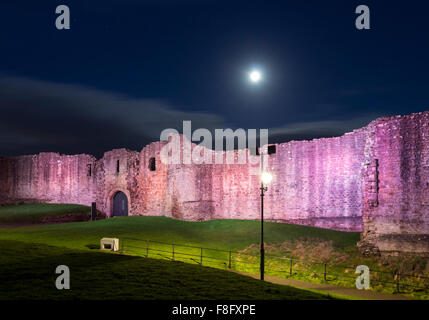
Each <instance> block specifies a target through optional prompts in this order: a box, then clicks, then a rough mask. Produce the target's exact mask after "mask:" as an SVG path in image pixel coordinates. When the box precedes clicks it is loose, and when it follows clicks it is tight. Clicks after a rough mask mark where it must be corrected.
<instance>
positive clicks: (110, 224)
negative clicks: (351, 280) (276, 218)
mask: <svg viewBox="0 0 429 320" xmlns="http://www.w3.org/2000/svg"><path fill="white" fill-rule="evenodd" d="M259 228H260V224H259V223H258V222H256V221H238V220H215V221H207V222H199V223H193V222H184V221H179V220H174V219H169V218H164V217H126V218H115V219H107V220H100V221H96V222H77V223H67V224H56V225H39V226H32V227H21V228H13V229H0V242H1V243H2V244H0V246H2V247H3V249H1V250H2V251H3V254H2V255H1V256H0V261H1V264H2V268H6V269H5V270H6V272H3V274H2V275H1V277H2V279H1V280H0V283H3V285H4V286H6V288H8V289H7V291H8V292H9V293H10V292H15V293H16V295H17V296H16V297H21V298H23V297H25V298H34V297H54V296H55V295H58V291H57V290H54V291H52V288H51V285H52V281H53V279H54V276H53V271H52V270H53V268H54V266H56V265H59V264H67V265H69V266H73V270H74V271H73V272H74V273H73V275H76V278H74V279H75V280H73V282H74V284H75V287H76V286H77V287H82V286H83V287H86V286H89V285H90V284H91V285H94V286H95V287H94V288H95V289H92V288H87V289H85V290H83V291H82V292H79V290H77V291H73V292H74V293H73V292H70V293H65V295H72V296H74V294H76V295H77V297H82V298H85V297H92V298H97V297H98V298H101V297H102V296H101V294H102V292H106V294H107V297H110V298H115V299H117V298H121V297H136V298H160V299H162V298H164V299H165V298H175V297H182V298H190V299H192V298H195V299H196V298H207V299H221V298H225V299H229V298H231V299H247V298H258V299H262V298H267V299H284V298H299V299H301V298H316V297H320V296H318V295H315V296H313V295H308V293H306V292H305V291H304V293H303V292H301V291H299V292H298V291H294V289H293V290H292V289H291V288H288V289H287V290H286V291H282V290H283V289H281V288H282V287H281V286H276V289H273V287H270V288H269V289H266V290H265V289H263V290H262V291H260V290H261V287H260V284H259V282H257V281H256V282H254V281H255V280H252V279H247V278H246V277H244V278H243V277H240V278H235V277H236V276H238V275H231V273H229V272H225V271H222V270H216V269H211V268H201V267H200V266H195V265H190V264H183V263H181V262H174V263H171V262H166V261H158V260H153V259H141V258H138V257H121V256H118V255H113V256H112V255H107V254H105V253H100V252H97V251H98V250H91V249H90V248H94V247H95V248H96V247H97V246H98V244H99V241H100V239H101V238H102V237H118V238H122V237H131V238H139V239H151V240H159V241H165V242H169V243H172V242H175V243H183V244H192V245H197V246H207V247H214V248H219V249H225V250H229V249H232V250H241V249H244V248H245V247H246V246H248V245H250V244H252V243H257V242H258V241H259V230H260V229H259ZM265 230H266V233H267V237H266V240H267V241H268V242H278V241H283V240H284V239H295V238H297V237H300V236H302V235H305V234H311V235H313V236H314V235H317V236H319V237H320V238H322V239H333V240H334V241H335V243H336V245H338V246H339V247H342V246H344V244H347V243H348V244H352V243H355V242H356V240H357V239H358V234H348V233H343V232H336V231H330V230H322V229H317V228H309V227H303V226H294V225H287V224H275V223H267V224H266V227H265ZM2 240H3V241H2ZM18 241H19V242H18ZM129 244H140V243H138V242H132V241H130V240H126V249H127V245H129ZM9 245H12V247H10V248H9V249H8V246H9ZM46 245H48V246H51V247H47V246H46ZM52 246H54V247H52ZM151 246H152V245H151ZM30 247H36V250H34V251H32V250H30V249H29V248H30ZM137 251H139V250H137ZM127 253H132V254H135V253H137V254H144V250H140V252H128V251H127ZM213 253H214V254H215V255H216V254H220V255H224V254H223V253H216V252H212V254H213ZM205 254H208V253H205ZM151 256H153V257H156V256H154V255H153V253H151ZM72 258H73V259H72ZM222 258H225V256H222ZM121 259H123V260H121ZM145 261H146V262H145ZM188 262H191V261H188ZM204 264H206V261H204ZM32 268H35V271H32ZM106 271H107V273H106ZM112 274H113V275H114V276H113V277H112ZM26 278H31V279H34V278H37V279H40V280H37V281H36V283H33V281H29V282H28V283H27V282H25V281H23V280H20V279H26ZM112 278H113V279H112ZM149 278H150V280H149ZM49 279H50V280H49ZM91 279H92V280H91ZM205 279H207V280H205ZM248 280H252V284H246V283H247V281H248ZM141 281H144V282H145V283H146V282H147V285H146V284H145V285H144V289H145V290H146V289H148V290H149V289H150V290H149V292H146V291H145V290H143V289H141V290H140V289H139V286H141V283H142V282H141ZM243 281H244V282H243ZM134 282H136V283H137V284H136V285H133V284H131V283H134ZM213 283H216V287H215V288H214V287H213ZM240 283H244V284H243V285H240ZM34 285H37V286H40V287H41V290H40V293H37V292H34V290H31V288H33V287H34ZM47 286H49V288H50V289H49V288H48V287H47ZM178 286H180V290H178ZM255 286H256V287H255ZM162 287H166V288H168V289H167V290H166V291H165V292H164V290H162V292H161V291H160V292H158V291H157V290H160V289H156V288H162ZM267 288H268V287H267ZM94 290H95V291H94ZM267 290H268V291H267ZM272 290H274V291H272ZM278 290H280V291H278ZM291 290H292V291H291ZM2 291H3V290H2ZM23 292H25V293H24V295H22V293H23ZM94 292H95V293H94ZM288 292H289V293H288ZM119 293H120V294H119ZM292 293H293V294H292ZM291 294H292V295H291ZM180 295H183V296H180ZM13 296H14V294H8V295H7V296H5V297H4V298H7V297H13ZM60 297H61V296H60Z"/></svg>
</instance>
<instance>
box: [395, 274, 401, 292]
mask: <svg viewBox="0 0 429 320" xmlns="http://www.w3.org/2000/svg"><path fill="white" fill-rule="evenodd" d="M400 277H401V273H400V272H399V271H398V272H397V273H396V293H399V278H400Z"/></svg>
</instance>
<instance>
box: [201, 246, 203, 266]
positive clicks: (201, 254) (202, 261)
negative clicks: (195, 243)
mask: <svg viewBox="0 0 429 320" xmlns="http://www.w3.org/2000/svg"><path fill="white" fill-rule="evenodd" d="M200 261H201V262H200V264H201V265H203V248H201V260H200Z"/></svg>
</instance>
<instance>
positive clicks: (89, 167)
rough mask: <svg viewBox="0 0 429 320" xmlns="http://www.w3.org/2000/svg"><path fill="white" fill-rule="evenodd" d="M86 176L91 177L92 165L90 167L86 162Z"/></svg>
mask: <svg viewBox="0 0 429 320" xmlns="http://www.w3.org/2000/svg"><path fill="white" fill-rule="evenodd" d="M87 167H88V171H87V172H88V177H91V176H92V167H91V165H90V164H88V166H87Z"/></svg>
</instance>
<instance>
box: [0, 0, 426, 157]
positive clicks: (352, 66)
mask: <svg viewBox="0 0 429 320" xmlns="http://www.w3.org/2000/svg"><path fill="white" fill-rule="evenodd" d="M60 4H65V5H68V6H69V7H70V12H71V29H70V30H57V29H56V28H55V19H56V17H57V15H56V14H55V8H56V6H57V5H60ZM360 4H365V5H368V6H369V8H370V9H371V30H357V29H356V28H355V19H356V17H357V16H358V15H357V14H355V8H356V7H357V6H358V5H360ZM428 31H429V2H428V1H421V0H418V1H417V0H409V1H381V0H376V1H368V0H359V1H351V0H341V1H340V0H339V1H329V0H327V1H320V0H319V1H304V0H303V1H275V2H270V1H233V0H230V1H204V0H198V1H186V0H184V1H178V0H177V1H167V0H152V1H144V0H124V1H94V0H91V1H84V0H82V1H62V0H57V1H34V0H31V1H8V0H6V1H2V2H1V4H0V35H1V39H2V42H1V43H2V45H1V51H0V52H1V53H0V57H1V59H0V111H1V113H0V115H1V116H0V155H2V156H10V155H21V154H33V153H38V152H47V151H53V152H60V153H66V154H75V153H90V154H93V155H96V156H97V157H100V156H102V154H103V152H105V151H108V150H110V149H113V148H121V147H126V148H129V149H132V150H141V148H143V147H144V146H145V145H146V144H148V143H150V142H152V141H157V140H159V135H160V133H161V131H162V130H163V129H166V128H177V129H180V131H181V126H182V121H183V120H192V127H193V129H197V128H201V127H203V128H208V129H211V130H212V129H214V128H232V129H236V128H244V129H253V128H254V129H260V128H269V129H270V142H284V141H289V140H302V139H312V138H318V137H331V136H337V135H341V134H343V133H345V132H349V131H352V130H353V129H357V128H360V127H362V126H365V125H366V124H368V123H369V122H370V121H372V120H374V119H376V118H377V117H382V116H390V115H398V114H409V113H412V112H421V111H425V110H429V96H428V93H429V62H428V59H429V37H428ZM253 67H258V68H260V70H262V72H263V76H264V81H263V82H261V83H260V84H258V85H256V86H255V85H251V84H250V83H249V81H248V78H247V74H248V72H249V71H250V69H252V68H253Z"/></svg>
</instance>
